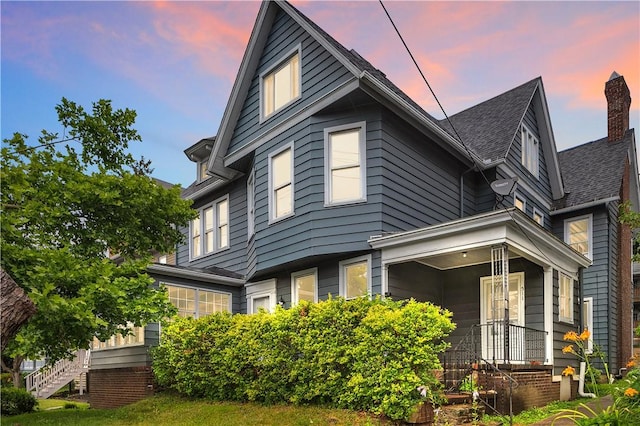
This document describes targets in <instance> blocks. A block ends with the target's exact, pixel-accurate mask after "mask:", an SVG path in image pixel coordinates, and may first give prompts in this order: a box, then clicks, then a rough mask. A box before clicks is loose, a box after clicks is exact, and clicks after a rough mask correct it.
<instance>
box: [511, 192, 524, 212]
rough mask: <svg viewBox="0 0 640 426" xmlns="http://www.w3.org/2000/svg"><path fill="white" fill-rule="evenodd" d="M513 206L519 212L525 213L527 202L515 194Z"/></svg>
mask: <svg viewBox="0 0 640 426" xmlns="http://www.w3.org/2000/svg"><path fill="white" fill-rule="evenodd" d="M513 205H514V206H515V207H516V208H517V209H518V210H521V211H523V212H524V211H526V206H527V202H526V201H525V199H524V198H522V196H520V195H518V194H517V193H516V194H514V195H513Z"/></svg>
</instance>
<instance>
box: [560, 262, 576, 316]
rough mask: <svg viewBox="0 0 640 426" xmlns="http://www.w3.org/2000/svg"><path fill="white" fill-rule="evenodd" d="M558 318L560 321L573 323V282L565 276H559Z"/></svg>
mask: <svg viewBox="0 0 640 426" xmlns="http://www.w3.org/2000/svg"><path fill="white" fill-rule="evenodd" d="M558 316H559V320H560V321H564V322H570V323H573V280H572V279H571V278H570V277H568V276H566V275H565V274H560V289H559V296H558Z"/></svg>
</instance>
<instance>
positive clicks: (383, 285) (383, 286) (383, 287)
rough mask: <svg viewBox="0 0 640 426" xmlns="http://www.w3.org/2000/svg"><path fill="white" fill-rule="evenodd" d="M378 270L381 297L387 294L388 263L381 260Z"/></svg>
mask: <svg viewBox="0 0 640 426" xmlns="http://www.w3.org/2000/svg"><path fill="white" fill-rule="evenodd" d="M381 269H382V271H381V272H380V295H381V296H382V298H383V299H384V298H386V297H388V296H389V264H388V263H384V262H382V265H381Z"/></svg>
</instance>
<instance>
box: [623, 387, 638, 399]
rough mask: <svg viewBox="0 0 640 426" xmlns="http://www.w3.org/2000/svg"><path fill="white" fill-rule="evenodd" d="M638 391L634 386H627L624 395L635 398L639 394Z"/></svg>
mask: <svg viewBox="0 0 640 426" xmlns="http://www.w3.org/2000/svg"><path fill="white" fill-rule="evenodd" d="M638 393H639V392H638V391H637V390H635V389H634V388H627V390H626V391H624V396H628V397H629V398H633V397H634V396H636V395H638Z"/></svg>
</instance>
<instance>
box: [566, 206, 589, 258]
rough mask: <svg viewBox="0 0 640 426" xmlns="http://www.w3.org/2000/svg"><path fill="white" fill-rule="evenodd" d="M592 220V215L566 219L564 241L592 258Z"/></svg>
mask: <svg viewBox="0 0 640 426" xmlns="http://www.w3.org/2000/svg"><path fill="white" fill-rule="evenodd" d="M591 221H592V216H591V215H588V216H581V217H578V218H574V219H567V220H565V221H564V241H565V242H566V243H567V244H569V245H570V246H571V247H573V249H574V250H576V251H577V252H579V253H582V254H583V255H585V256H586V257H588V258H589V259H592V247H591V245H592V226H591Z"/></svg>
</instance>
